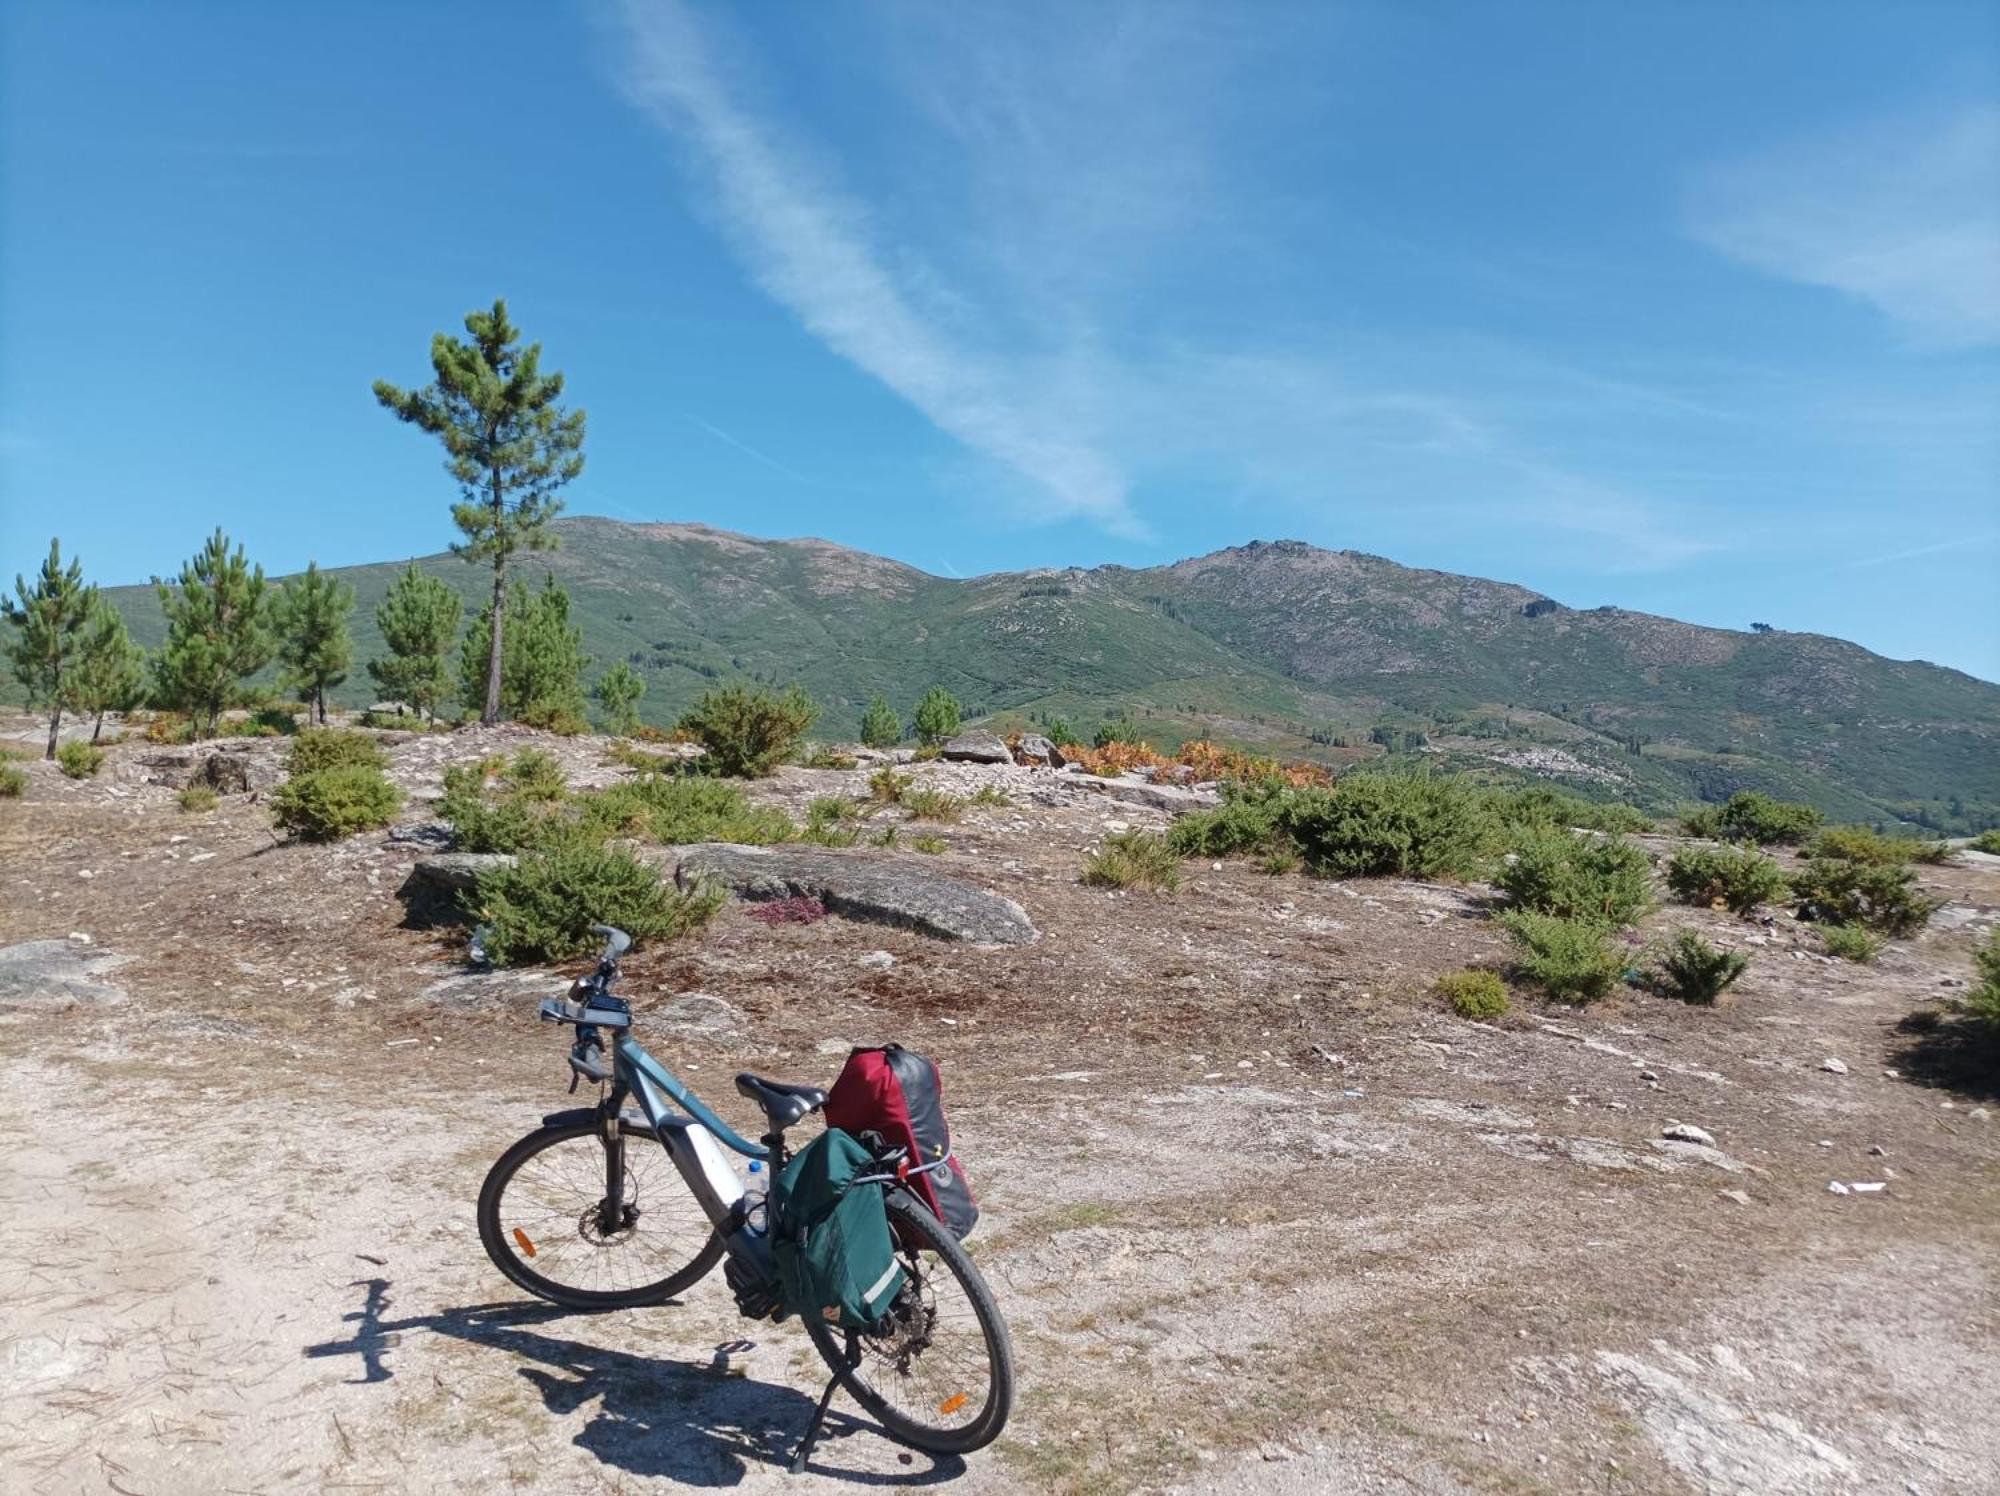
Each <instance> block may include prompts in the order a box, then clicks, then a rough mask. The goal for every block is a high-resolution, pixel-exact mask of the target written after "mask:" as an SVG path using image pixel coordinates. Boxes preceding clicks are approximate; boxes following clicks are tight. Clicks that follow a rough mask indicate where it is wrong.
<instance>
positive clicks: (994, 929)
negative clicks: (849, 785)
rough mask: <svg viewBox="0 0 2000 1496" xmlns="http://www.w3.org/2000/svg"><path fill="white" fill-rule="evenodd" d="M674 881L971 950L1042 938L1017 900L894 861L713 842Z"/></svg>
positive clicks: (683, 861)
mask: <svg viewBox="0 0 2000 1496" xmlns="http://www.w3.org/2000/svg"><path fill="white" fill-rule="evenodd" d="M674 878H675V881H676V882H678V883H679V884H680V885H681V886H682V887H683V888H687V887H691V886H693V885H694V884H696V883H698V882H703V881H707V882H714V883H718V884H720V885H721V886H722V887H724V888H727V889H729V890H730V891H731V892H733V893H734V894H736V896H737V897H738V898H743V899H753V900H764V899H787V898H810V899H818V900H819V901H820V903H822V904H824V905H825V906H826V909H827V912H828V913H829V914H837V915H840V916H841V917H842V918H844V919H854V920H865V921H868V922H870V923H874V924H883V925H895V926H898V927H899V928H902V929H905V930H914V931H916V932H917V933H918V934H920V935H929V936H931V937H932V938H933V939H937V940H962V941H964V942H966V943H967V944H969V945H1027V944H1029V943H1030V942H1031V941H1033V940H1035V939H1037V938H1038V937H1039V934H1040V932H1039V931H1037V930H1036V929H1035V927H1034V924H1033V923H1032V922H1031V921H1030V920H1029V918H1028V912H1027V911H1026V910H1025V909H1023V908H1022V907H1021V906H1020V905H1019V904H1017V903H1015V902H1014V901H1013V900H1012V899H1010V898H1007V897H1006V896H1004V895H1002V894H997V893H990V892H988V891H987V890H985V889H983V888H974V887H972V886H971V885H970V884H966V883H960V882H958V881H956V880H955V879H952V878H940V877H938V876H937V875H936V874H935V873H932V872H930V871H929V870H928V869H926V868H922V867H918V866H915V865H912V864H911V863H908V862H905V861H901V860H898V859H893V858H882V857H873V856H866V855H862V854H857V853H853V852H829V851H822V850H817V849H814V850H804V849H795V848H791V847H737V846H730V845H727V844H724V843H719V842H710V843H705V844H703V845H701V846H696V847H688V848H686V849H685V850H683V851H682V853H681V857H680V866H679V867H678V868H677V869H676V870H675V873H674Z"/></svg>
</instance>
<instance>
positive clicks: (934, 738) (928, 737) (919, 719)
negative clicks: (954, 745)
mask: <svg viewBox="0 0 2000 1496" xmlns="http://www.w3.org/2000/svg"><path fill="white" fill-rule="evenodd" d="M959 712H960V707H959V704H958V698H957V697H956V696H954V695H952V694H951V692H949V691H947V690H946V689H945V688H944V687H943V686H932V687H931V688H930V689H929V690H928V691H926V692H924V694H923V695H922V696H921V697H919V698H918V699H917V709H916V712H915V714H914V717H915V726H916V729H917V741H918V742H919V743H921V744H923V745H924V747H926V748H935V747H937V746H938V744H940V743H942V742H944V741H945V740H947V739H948V738H955V737H957V736H958V729H959V722H960V717H959Z"/></svg>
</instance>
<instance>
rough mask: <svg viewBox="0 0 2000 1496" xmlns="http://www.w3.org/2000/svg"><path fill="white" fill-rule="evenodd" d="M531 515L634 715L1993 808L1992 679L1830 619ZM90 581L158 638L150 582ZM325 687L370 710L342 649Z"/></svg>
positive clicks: (1665, 796) (454, 570)
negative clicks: (1841, 630)
mask: <svg viewBox="0 0 2000 1496" xmlns="http://www.w3.org/2000/svg"><path fill="white" fill-rule="evenodd" d="M556 528H557V531H558V533H559V534H560V535H561V537H562V539H563V544H562V546H561V548H560V549H558V550H556V551H553V552H547V553H536V554H531V555H524V556H522V557H519V558H517V560H516V562H515V566H516V569H517V570H519V572H520V573H521V574H522V575H524V576H527V577H529V578H531V579H535V578H539V576H540V575H541V573H542V572H543V571H545V570H546V571H548V572H550V573H552V574H553V575H555V576H556V578H557V580H558V581H560V582H561V583H562V584H563V585H564V586H565V587H567V588H568V589H569V590H570V593H571V596H572V599H573V603H574V607H575V615H576V617H577V619H578V621H579V623H580V624H581V625H582V627H583V631H584V643H585V648H586V649H587V650H588V651H589V652H590V653H591V654H592V655H593V657H594V663H593V666H592V670H591V674H592V676H594V675H595V674H596V673H597V672H598V671H599V670H601V669H603V668H604V667H606V666H608V665H609V664H610V663H611V662H612V661H613V660H616V659H626V660H628V661H630V662H631V663H632V664H633V665H634V667H635V668H637V669H639V670H640V671H641V673H642V674H644V675H645V676H646V677H647V681H648V688H649V689H648V693H647V697H646V701H645V716H646V717H647V719H648V720H651V721H655V722H670V721H671V720H672V719H673V717H674V716H676V715H677V714H678V713H679V711H680V710H682V709H683V708H684V707H685V706H686V704H687V703H688V702H689V701H691V700H692V699H693V697H694V696H695V695H697V694H698V693H699V692H700V691H701V690H702V689H705V688H707V687H708V686H710V685H712V684H714V683H716V682H717V681H720V680H724V679H729V678H732V677H738V676H742V677H749V678H753V679H757V680H761V681H766V682H770V683H781V682H788V681H791V680H798V681H800V682H801V683H803V684H804V685H805V686H806V687H807V689H808V690H810V691H812V692H813V694H814V695H815V697H816V698H817V699H818V700H820V702H821V703H822V705H823V707H824V708H825V710H826V716H825V718H824V719H823V730H824V731H826V732H827V733H828V734H829V735H838V734H841V733H848V732H851V731H852V730H853V728H854V726H855V724H856V723H857V722H858V720H859V716H860V712H861V709H862V707H863V706H864V705H865V703H866V701H867V700H868V698H869V697H870V696H872V695H874V694H877V693H881V694H884V695H886V696H888V697H889V699H890V700H891V701H892V702H894V703H896V704H897V705H898V706H899V707H900V708H902V709H903V710H905V711H907V710H908V708H909V705H910V703H911V702H913V701H914V699H915V697H916V695H917V694H918V693H919V692H921V691H922V690H923V689H924V688H925V687H926V686H928V685H930V684H933V683H942V684H944V685H946V686H947V687H949V688H950V689H952V690H953V691H954V692H955V693H956V694H957V695H959V697H960V698H961V699H962V700H963V701H965V702H966V704H967V707H968V709H969V710H970V712H971V713H972V714H975V715H980V716H987V717H991V718H993V719H994V720H995V721H996V722H998V723H1001V724H1013V725H1023V726H1026V725H1030V724H1032V723H1035V722H1038V721H1044V720H1047V719H1049V718H1050V717H1053V716H1056V715H1062V716H1066V717H1068V719H1069V720H1070V721H1071V722H1072V723H1073V724H1074V725H1076V726H1077V727H1079V728H1082V729H1084V730H1085V731H1088V730H1090V729H1091V728H1093V727H1094V726H1095V725H1096V723H1097V722H1098V721H1100V720H1101V719H1103V718H1105V717H1107V716H1115V715H1118V714H1120V713H1129V714H1131V715H1133V716H1134V717H1136V718H1137V720H1139V721H1140V723H1141V724H1142V726H1144V727H1145V728H1146V729H1147V731H1148V732H1149V733H1153V734H1155V735H1156V736H1158V737H1159V738H1160V739H1161V740H1162V741H1174V740H1177V739H1179V738H1180V737H1183V736H1188V735H1194V734H1198V733H1202V732H1210V733H1214V734H1215V735H1217V736H1220V737H1224V738H1228V739H1232V740H1235V741H1239V742H1245V743H1248V744H1251V745H1253V746H1258V747H1261V748H1263V749H1265V750H1267V751H1272V752H1284V753H1307V754H1317V755H1318V756H1322V757H1327V758H1330V759H1333V760H1335V761H1351V760H1353V759H1356V758H1360V757H1364V756H1369V755H1371V754H1376V753H1379V752H1381V751H1382V750H1383V749H1384V748H1388V749H1394V750H1404V751H1410V750H1416V749H1421V750H1423V751H1424V752H1425V753H1426V754H1427V755H1428V756H1430V757H1433V758H1435V757H1439V756H1442V757H1443V758H1444V759H1446V760H1447V761H1451V762H1460V763H1464V764H1468V765H1483V766H1485V767H1487V768H1494V767H1495V766H1496V765H1506V764H1509V763H1511V762H1513V760H1514V759H1518V758H1520V757H1521V756H1522V754H1524V753H1527V752H1528V750H1530V749H1533V750H1534V753H1533V754H1530V755H1529V757H1530V758H1531V759H1536V761H1546V762H1548V763H1553V764H1555V765H1557V766H1558V767H1557V768H1556V769H1555V770H1545V771H1544V772H1550V773H1552V774H1553V777H1556V778H1559V779H1565V780H1567V781H1568V782H1571V783H1573V784H1576V785H1578V786H1579V787H1582V788H1587V789H1591V790H1593V791H1595V792H1597V793H1614V792H1615V793H1619V794H1623V795H1625V796H1626V797H1628V798H1633V799H1638V800H1642V801H1646V802H1649V803H1657V804H1666V803H1670V802H1671V801H1672V800H1674V799H1677V798H1694V797H1699V796H1708V797H1714V796H1716V795H1720V794H1726V793H1729V792H1731V791H1732V790H1734V789H1737V788H1757V789H1766V790H1769V791H1771V792H1774V793H1784V794H1791V795H1795V796H1798V797H1801V798H1806V799H1809V800H1812V801H1814V802H1815V803H1817V804H1820V805H1821V806H1822V808H1824V809H1826V810H1827V811H1828V812H1829V813H1831V814H1835V815H1840V816H1845V817H1849V818H1855V819H1866V820H1883V819H1899V818H1902V819H1909V818H1915V819H1917V820H1919V821H1920V822H1922V823H1924V824H1938V825H1939V826H1940V829H1944V825H1943V823H1950V824H1951V826H1952V827H1953V828H1956V827H1957V826H1958V825H1960V824H1961V823H1969V822H1975V821H1977V820H1979V819H1980V818H1982V817H1985V816H1991V817H1992V818H1993V819H1996V820H2000V687H1997V686H1994V685H1992V684H1990V683H1988V682H1984V681H1981V680H1979V679H1978V678H1977V677H1974V676H1970V675H1967V674H1966V673H1964V672H1962V671H1958V670H1954V669H1952V668H1950V667H1947V666H1940V665H1933V664H1930V663H1928V662H1923V661H1897V660H1891V659H1888V658H1886V657H1884V656H1881V655H1876V654H1874V653H1872V652H1871V651H1868V650H1866V649H1864V648H1863V647H1862V646H1860V645H1857V644H1853V643H1851V642H1849V641H1846V640H1842V639H1837V638H1834V637H1832V636H1829V635H1821V634H1805V633H1794V632H1791V631H1785V630H1773V631H1770V632H1756V631H1743V630H1734V629H1725V628H1719V627H1716V626H1713V625H1706V624H1694V623H1687V622H1684V621H1681V620H1678V619H1672V618H1667V617H1663V616H1661V615H1656V614H1648V613H1641V612H1637V611H1634V610H1630V609H1625V608H1620V607H1617V606H1616V605H1610V604H1606V605H1602V606H1599V607H1594V608H1574V607H1571V606H1569V605H1566V604H1563V603H1561V602H1559V601H1557V600H1555V599H1552V598H1549V597H1547V596H1545V595H1544V594H1542V593H1540V592H1537V591H1535V590H1534V589H1531V588H1527V587H1524V586H1521V585H1520V584H1518V583H1513V582H1505V581H1498V580H1493V579H1488V578H1481V577H1470V576H1462V575H1459V574H1456V573H1451V572H1442V571H1435V570H1429V569H1422V568H1412V567H1405V566H1403V565H1401V564H1400V563H1398V562H1395V561H1393V560H1390V559H1388V558H1386V557H1381V556H1375V555H1371V554H1369V553H1367V552H1361V551H1351V550H1339V551H1335V550H1326V549H1322V548H1320V547H1317V546H1312V545H1309V544H1307V543H1306V542H1303V541H1295V540H1280V541H1263V540H1258V541H1251V542H1247V543H1245V544H1243V545H1238V546H1228V547H1223V548H1221V549H1219V550H1216V551H1212V552H1209V553H1207V554H1205V555H1202V556H1193V557H1186V558H1183V559H1181V560H1178V561H1174V562H1170V563H1166V564H1163V565H1160V566H1154V567H1143V568H1133V567H1126V566H1121V565H1116V564H1106V565H1100V566H1094V567H1089V568H1080V567H1037V568H1031V569H1027V570H1021V571H1002V572H988V573H984V574H982V575H979V576H975V577H966V578H954V577H941V576H937V575H934V574H932V573H929V572H926V571H923V570H922V569H921V568H919V567H916V566H912V565H910V564H908V563H905V562H901V561H896V560H892V559H890V558H887V557H882V556H876V555H873V554H872V553H869V552H866V551H861V550H857V549H854V548H852V547H847V546H842V545H839V544H838V543H836V542H832V541H828V540H825V539H823V538H821V537H817V536H798V537H790V538H785V539H766V538H762V537H758V536H752V535H748V534H744V533H741V532H737V531H731V530H724V529H721V528H719V527H715V526H709V525H701V524H690V523H674V522H634V521H626V520H617V519H606V518H599V517H593V516H574V517H568V518H564V519H562V520H558V521H557V522H556ZM415 559H416V561H417V564H418V565H419V566H421V567H423V568H424V569H425V570H426V571H429V572H431V573H433V574H435V575H437V576H440V577H443V578H444V579H445V580H446V581H447V582H448V583H450V584H451V585H452V586H453V587H454V589H455V590H457V591H458V592H459V593H460V594H461V595H462V596H463V597H464V598H465V599H466V602H467V606H468V610H470V609H476V608H477V607H478V606H480V605H481V604H482V603H483V602H484V600H485V594H486V592H487V591H488V588H489V581H488V574H487V573H486V572H485V571H484V570H483V569H482V568H478V567H473V566H469V565H467V564H466V563H464V562H463V561H461V560H459V559H458V558H457V557H456V556H454V555H451V554H450V553H448V552H447V553H440V554H438V555H434V556H425V557H417V558H415ZM407 564H408V563H407V562H384V563H376V564H373V565H365V566H355V567H344V568H338V569H335V571H336V574H337V575H339V576H341V577H342V578H344V579H346V580H348V581H350V582H351V583H352V584H353V585H354V586H355V589H356V593H357V598H358V602H359V606H358V608H357V612H356V618H355V635H356V644H357V661H361V660H366V659H367V658H368V657H369V656H370V654H371V653H373V652H376V651H378V650H379V649H380V641H379V637H378V636H377V634H376V631H375V629H374V625H373V618H372V612H373V608H374V606H375V604H376V603H377V602H378V601H379V600H380V597H381V595H382V593H383V592H384V591H385V590H386V589H387V587H388V585H389V583H390V582H391V581H393V579H394V576H395V574H396V573H397V572H398V571H400V570H401V568H402V567H403V566H404V565H407ZM107 591H108V595H110V596H111V597H112V598H113V599H114V600H115V601H117V602H118V604H119V605H120V607H121V608H122V609H123V610H124V611H125V612H126V614H127V616H128V618H129V619H130V621H131V623H132V626H133V630H134V633H135V636H137V637H138V638H139V639H140V640H141V642H144V643H148V644H150V643H154V642H157V640H158V638H159V635H160V633H161V629H162V622H161V619H160V617H159V607H158V602H157V599H156V598H155V596H154V595H153V592H152V589H151V588H132V587H126V588H113V589H107ZM337 695H338V698H339V699H340V700H341V701H343V702H345V703H347V704H364V703H365V702H366V701H367V700H368V699H369V697H370V691H369V688H368V679H367V676H366V674H365V672H364V671H363V670H361V669H360V668H359V666H358V664H357V668H356V670H355V672H354V674H353V675H352V676H351V677H350V679H349V681H348V683H347V684H346V685H345V686H344V687H342V688H341V690H340V691H339V692H338V693H337ZM1549 754H1555V755H1557V756H1556V757H1555V758H1553V759H1551V758H1548V755H1549ZM1537 755H1539V758H1537Z"/></svg>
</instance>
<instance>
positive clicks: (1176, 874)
mask: <svg viewBox="0 0 2000 1496" xmlns="http://www.w3.org/2000/svg"><path fill="white" fill-rule="evenodd" d="M1083 881H1084V882H1085V883H1088V884H1090V885H1092V886H1093V887H1097V888H1147V889H1152V890H1153V891H1155V892H1157V893H1172V892H1173V891H1174V890H1175V889H1177V888H1179V887H1180V886H1181V860H1180V858H1179V857H1177V856H1176V855H1175V854H1174V849H1173V848H1172V847H1171V846H1169V845H1168V844H1167V839H1166V838H1165V837H1164V836H1161V835H1160V834H1159V833H1158V832H1154V831H1136V830H1134V831H1114V832H1113V833H1112V834H1111V835H1109V836H1107V837H1105V838H1104V845H1103V846H1101V847H1099V848H1098V849H1097V850H1096V851H1095V852H1093V853H1091V854H1090V858H1089V860H1088V861H1086V862H1085V863H1084V865H1083Z"/></svg>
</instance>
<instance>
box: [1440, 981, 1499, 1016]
mask: <svg viewBox="0 0 2000 1496" xmlns="http://www.w3.org/2000/svg"><path fill="white" fill-rule="evenodd" d="M1431 991H1432V992H1433V993H1435V994H1436V995H1437V996H1439V997H1441V998H1443V999H1444V1000H1445V1001H1446V1002H1447V1003H1449V1004H1451V1010H1452V1012H1454V1013H1456V1014H1458V1016H1459V1017H1460V1018H1471V1019H1475V1020H1484V1019H1488V1018H1504V1017H1506V1016H1507V1007H1508V1003H1507V984H1506V983H1505V982H1503V981H1501V980H1500V976H1499V973H1497V972H1491V971H1479V970H1476V969H1468V970H1465V971H1448V972H1446V973H1445V974H1444V975H1443V976H1441V977H1439V978H1438V979H1437V981H1436V982H1435V983H1433V984H1432V986H1431Z"/></svg>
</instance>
